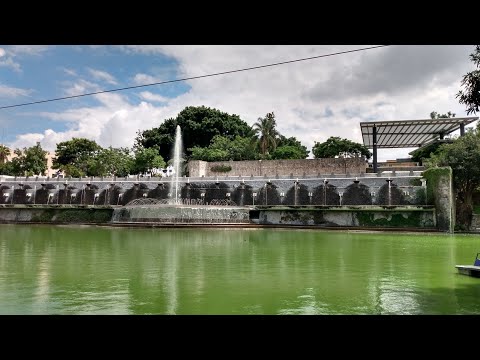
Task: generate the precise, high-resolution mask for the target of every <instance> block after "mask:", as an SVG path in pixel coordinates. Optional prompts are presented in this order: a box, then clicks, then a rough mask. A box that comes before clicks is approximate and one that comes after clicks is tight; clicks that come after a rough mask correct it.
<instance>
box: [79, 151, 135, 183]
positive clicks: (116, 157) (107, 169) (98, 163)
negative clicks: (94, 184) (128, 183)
mask: <svg viewBox="0 0 480 360" xmlns="http://www.w3.org/2000/svg"><path fill="white" fill-rule="evenodd" d="M133 162H134V159H133V157H132V156H131V155H130V150H129V149H127V148H112V147H111V146H110V147H109V148H106V149H101V150H99V151H98V154H97V155H96V156H95V157H94V158H91V159H90V160H88V161H87V163H88V170H87V175H89V176H110V175H113V176H126V175H127V174H128V173H130V171H131V169H132V166H133Z"/></svg>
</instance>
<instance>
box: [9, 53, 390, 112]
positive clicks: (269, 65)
mask: <svg viewBox="0 0 480 360" xmlns="http://www.w3.org/2000/svg"><path fill="white" fill-rule="evenodd" d="M386 46H391V45H379V46H371V47H367V48H361V49H354V50H346V51H339V52H336V53H331V54H325V55H317V56H310V57H306V58H301V59H296V60H289V61H282V62H278V63H273V64H267V65H259V66H252V67H248V68H243V69H236V70H229V71H222V72H218V73H214V74H207V75H199V76H191V77H187V78H182V79H175V80H167V81H160V82H154V83H151V84H143V85H135V86H127V87H123V88H117V89H110V90H102V91H96V92H91V93H86V94H80V95H71V96H64V97H59V98H54V99H48V100H39V101H32V102H27V103H22V104H16V105H7V106H0V110H1V109H9V108H14V107H20V106H27V105H34V104H41V103H46V102H52V101H59V100H67V99H73V98H78V97H82V96H91V95H98V94H103V93H109V92H114V91H123V90H129V89H137V88H141V87H147V86H154V85H163V84H171V83H175V82H180V81H186V80H195V79H201V78H206V77H212V76H219V75H226V74H233V73H237V72H242V71H249V70H255V69H262V68H266V67H271V66H278V65H284V64H291V63H295V62H300V61H306V60H313V59H319V58H324V57H328V56H335V55H341V54H348V53H353V52H358V51H364V50H371V49H377V48H382V47H386Z"/></svg>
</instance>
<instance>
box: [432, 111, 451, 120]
mask: <svg viewBox="0 0 480 360" xmlns="http://www.w3.org/2000/svg"><path fill="white" fill-rule="evenodd" d="M454 117H455V114H454V113H452V112H451V111H449V112H448V113H446V114H440V113H438V112H436V111H432V112H431V113H430V119H450V118H454Z"/></svg>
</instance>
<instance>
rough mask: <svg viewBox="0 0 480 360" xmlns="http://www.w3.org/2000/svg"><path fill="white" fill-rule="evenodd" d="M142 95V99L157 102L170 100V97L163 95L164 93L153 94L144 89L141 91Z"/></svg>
mask: <svg viewBox="0 0 480 360" xmlns="http://www.w3.org/2000/svg"><path fill="white" fill-rule="evenodd" d="M140 97H141V98H142V99H145V100H147V101H157V102H168V101H170V99H169V98H167V97H165V96H162V95H158V94H153V93H151V92H150V91H142V92H141V93H140Z"/></svg>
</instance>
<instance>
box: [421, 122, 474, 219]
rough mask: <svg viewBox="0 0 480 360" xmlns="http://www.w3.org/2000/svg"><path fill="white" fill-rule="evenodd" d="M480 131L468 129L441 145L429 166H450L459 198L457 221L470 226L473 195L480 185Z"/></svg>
mask: <svg viewBox="0 0 480 360" xmlns="http://www.w3.org/2000/svg"><path fill="white" fill-rule="evenodd" d="M479 163H480V133H479V132H478V131H477V130H470V131H467V132H466V134H465V135H464V136H461V137H459V138H457V139H456V140H455V141H454V142H453V143H452V144H444V145H442V146H441V148H440V150H439V152H438V154H437V155H433V156H432V157H431V158H430V160H429V162H428V163H427V165H428V166H450V167H451V168H452V177H453V186H454V188H455V192H456V198H457V205H458V206H457V223H459V224H462V225H464V226H466V227H469V226H470V222H471V216H472V210H473V201H472V196H473V192H474V190H475V189H476V188H478V187H479V186H480V166H475V164H479Z"/></svg>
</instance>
